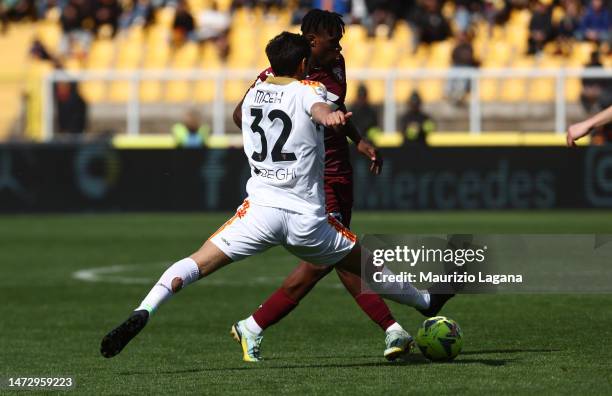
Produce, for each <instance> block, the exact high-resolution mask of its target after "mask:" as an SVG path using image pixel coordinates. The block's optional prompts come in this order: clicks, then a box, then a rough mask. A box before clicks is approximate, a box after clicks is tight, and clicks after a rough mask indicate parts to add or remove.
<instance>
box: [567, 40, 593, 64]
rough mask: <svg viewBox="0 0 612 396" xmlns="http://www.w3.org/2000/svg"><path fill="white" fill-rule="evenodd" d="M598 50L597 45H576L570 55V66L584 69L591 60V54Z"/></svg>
mask: <svg viewBox="0 0 612 396" xmlns="http://www.w3.org/2000/svg"><path fill="white" fill-rule="evenodd" d="M596 49H597V45H596V44H595V43H586V42H585V43H580V42H578V43H574V45H573V46H572V51H571V53H570V59H569V64H570V66H572V67H582V66H584V65H585V64H587V63H588V62H589V61H590V59H591V53H592V52H593V51H595V50H596Z"/></svg>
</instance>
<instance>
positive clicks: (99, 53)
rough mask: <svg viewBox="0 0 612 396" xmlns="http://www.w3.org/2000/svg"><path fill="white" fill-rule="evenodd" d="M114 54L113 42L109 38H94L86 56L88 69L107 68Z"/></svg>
mask: <svg viewBox="0 0 612 396" xmlns="http://www.w3.org/2000/svg"><path fill="white" fill-rule="evenodd" d="M114 56H115V42H114V41H113V40H111V39H103V40H96V41H94V42H93V43H92V45H91V49H90V51H89V54H88V56H87V68H88V69H108V68H110V67H111V65H112V62H113V58H114Z"/></svg>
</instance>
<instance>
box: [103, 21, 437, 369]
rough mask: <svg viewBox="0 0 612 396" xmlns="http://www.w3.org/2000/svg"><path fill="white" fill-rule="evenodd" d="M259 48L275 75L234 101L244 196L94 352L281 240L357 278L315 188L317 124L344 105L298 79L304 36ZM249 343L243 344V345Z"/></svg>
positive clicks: (335, 117) (423, 295)
mask: <svg viewBox="0 0 612 396" xmlns="http://www.w3.org/2000/svg"><path fill="white" fill-rule="evenodd" d="M266 54H267V55H268V59H269V60H270V64H271V66H272V69H273V70H274V74H275V75H276V76H278V77H271V78H268V79H267V80H266V81H265V82H262V83H259V84H257V85H255V86H254V87H253V88H251V89H250V90H249V92H248V93H247V95H246V96H245V98H244V103H243V106H242V131H243V132H242V133H243V139H244V151H245V154H246V156H247V158H248V161H249V165H250V166H251V178H250V179H249V181H248V183H247V193H248V197H247V199H245V201H244V203H243V204H242V205H241V206H240V207H239V208H238V210H237V211H236V214H235V215H234V216H233V217H232V218H230V219H229V220H228V221H227V222H226V223H225V224H223V225H222V226H221V227H220V228H219V230H217V231H216V232H215V233H214V234H213V235H212V236H211V237H210V238H209V239H208V240H207V241H206V242H205V243H204V245H203V246H202V247H201V248H200V249H199V250H198V251H196V252H195V253H193V254H192V255H191V256H189V257H187V258H185V259H182V260H179V261H177V262H176V263H174V264H173V265H171V266H170V267H169V268H168V269H167V270H166V271H165V272H164V273H163V274H162V276H161V278H160V279H159V281H158V282H157V283H156V284H155V286H153V288H152V289H151V291H150V292H149V294H148V295H147V296H146V297H145V299H144V300H143V301H142V303H141V304H140V306H138V308H137V309H136V310H135V311H133V312H132V314H131V315H130V317H129V318H128V319H127V320H126V321H124V322H123V323H122V324H121V325H119V326H118V327H116V328H115V329H113V330H112V331H111V332H109V333H108V334H107V335H106V336H105V337H104V338H103V340H102V344H101V349H100V350H101V353H102V355H103V356H105V357H112V356H115V355H116V354H118V353H119V352H120V351H121V350H122V349H123V348H124V347H125V346H126V345H127V343H128V342H129V341H130V340H131V339H132V338H133V337H134V336H136V334H138V333H139V332H140V331H141V330H142V329H143V328H144V326H145V325H146V323H147V322H148V319H149V316H150V315H151V314H152V313H153V312H154V311H155V310H156V309H157V308H158V307H159V305H161V304H162V303H163V302H164V301H166V300H167V299H168V298H170V297H171V296H172V295H174V294H175V293H177V292H178V291H179V290H181V289H182V288H183V287H185V286H187V285H189V284H190V283H193V282H195V281H197V280H198V279H201V278H204V277H206V276H208V275H210V274H211V273H213V272H214V271H216V270H218V269H219V268H221V267H223V266H225V265H227V264H230V263H232V262H234V261H238V260H241V259H243V258H246V257H249V256H251V255H254V254H257V253H260V252H262V251H264V250H266V249H268V248H270V247H274V246H278V245H282V246H283V247H284V248H285V249H287V250H288V251H289V252H291V253H292V254H294V255H295V256H297V257H299V258H300V259H303V260H305V261H308V262H310V263H314V264H320V265H337V266H339V267H341V268H344V269H346V270H347V271H350V272H352V273H354V274H357V275H359V276H361V248H360V247H359V244H358V242H357V238H356V236H355V235H354V234H353V233H351V232H350V231H349V230H348V229H347V228H345V227H344V226H343V225H342V224H341V223H340V222H339V221H337V220H336V219H335V218H333V217H331V216H327V215H326V213H325V194H324V191H323V171H324V156H325V152H324V143H323V128H322V126H326V127H334V126H339V125H342V124H344V123H345V122H346V120H347V119H348V117H350V116H351V113H346V114H344V113H343V112H342V111H335V112H333V111H332V110H331V108H330V107H329V105H328V104H326V103H325V95H326V92H325V87H324V86H323V85H322V84H320V83H317V82H313V81H299V79H300V78H303V76H304V71H305V69H306V59H307V58H308V56H309V55H310V47H309V43H308V41H307V40H306V39H305V38H304V37H303V36H301V35H298V34H292V33H288V32H283V33H281V34H280V35H279V36H277V37H275V38H274V39H273V40H271V41H270V43H269V44H268V46H267V47H266ZM366 266H367V264H366ZM373 268H374V267H373V266H372V265H371V263H370V266H369V267H366V269H365V273H366V274H368V273H371V272H374V271H379V270H380V269H377V270H374V269H373ZM385 270H386V268H385V269H383V271H385ZM386 271H388V270H386ZM375 291H376V292H378V293H379V294H381V295H383V297H386V298H389V299H392V300H394V301H396V302H400V303H403V304H406V305H409V306H412V307H415V308H417V309H428V308H430V305H433V304H434V303H435V302H434V300H435V299H430V295H429V293H428V292H427V291H419V290H417V289H415V288H414V287H413V286H412V285H410V284H409V283H398V282H393V283H381V284H380V285H377V288H376V289H375ZM430 302H431V304H430ZM238 336H239V337H240V338H241V335H238ZM239 341H242V342H243V343H245V342H246V341H247V340H245V339H242V340H239ZM254 345H255V344H254ZM249 347H250V346H249V345H243V349H245V353H246V349H248V348H249Z"/></svg>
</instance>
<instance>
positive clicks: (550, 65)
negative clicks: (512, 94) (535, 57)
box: [528, 55, 561, 102]
mask: <svg viewBox="0 0 612 396" xmlns="http://www.w3.org/2000/svg"><path fill="white" fill-rule="evenodd" d="M560 66H561V61H560V60H559V59H558V58H556V57H551V56H546V55H544V56H543V57H542V58H541V59H540V61H539V62H538V64H537V67H538V69H540V70H551V69H552V70H555V69H558V68H559V67H560ZM554 99H555V79H554V78H534V79H531V80H530V81H529V87H528V100H529V101H535V102H550V101H553V100H554Z"/></svg>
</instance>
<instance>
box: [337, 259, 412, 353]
mask: <svg viewBox="0 0 612 396" xmlns="http://www.w3.org/2000/svg"><path fill="white" fill-rule="evenodd" d="M336 273H337V274H338V277H339V278H340V281H341V282H342V284H343V285H344V287H345V288H346V290H347V291H348V292H349V293H350V294H351V295H352V296H353V298H354V299H355V302H356V303H357V304H358V305H359V307H360V308H361V310H362V311H363V312H365V314H366V315H368V317H369V318H370V319H371V320H372V321H373V322H374V323H376V324H378V325H379V326H380V328H381V329H382V330H383V331H384V332H385V350H384V352H383V356H384V357H385V358H386V359H387V360H395V359H397V358H398V357H399V356H401V355H404V354H406V353H409V352H410V350H411V349H412V347H413V344H414V340H413V339H412V337H411V336H410V334H409V333H408V332H407V331H406V330H404V329H403V328H402V326H401V325H400V324H399V323H397V321H396V320H395V318H394V317H393V315H392V314H391V311H390V310H389V307H388V306H387V304H386V303H385V302H384V300H383V299H382V298H381V297H380V296H379V295H378V294H376V293H374V292H373V291H371V290H369V289H368V288H367V287H366V286H365V285H364V284H363V283H362V281H361V278H360V277H359V276H357V275H355V274H353V273H351V272H348V271H346V270H343V269H340V268H336Z"/></svg>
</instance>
